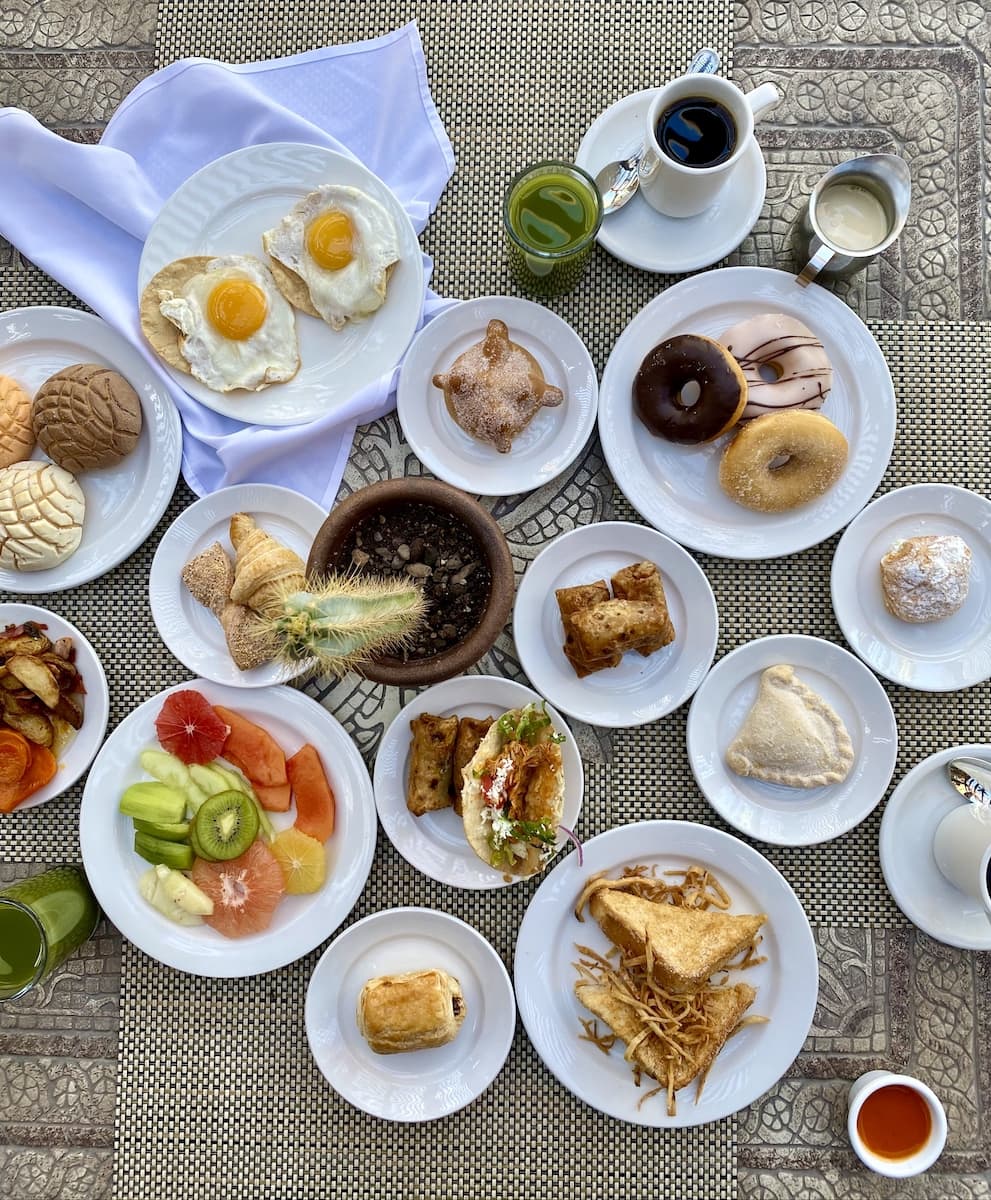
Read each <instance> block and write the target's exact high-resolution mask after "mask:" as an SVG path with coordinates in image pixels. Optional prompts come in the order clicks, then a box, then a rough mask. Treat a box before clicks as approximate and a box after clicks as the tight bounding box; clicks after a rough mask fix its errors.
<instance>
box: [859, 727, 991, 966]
mask: <svg viewBox="0 0 991 1200" xmlns="http://www.w3.org/2000/svg"><path fill="white" fill-rule="evenodd" d="M968 755H969V756H970V757H971V758H986V759H988V760H989V761H991V746H989V745H978V746H954V747H952V748H951V749H949V750H940V751H939V753H938V754H930V756H929V757H928V758H924V759H923V760H922V762H920V763H918V764H917V765H916V766H914V767H913V768H912V769H911V771H909V773H908V774H907V775H906V776H905V777H904V778H903V779H902V780H901V781H900V782H899V784H898V786H897V787H896V788H895V790H894V791H893V792H892V793H891V799H890V800H889V801H888V803H887V804H886V805H885V809H884V816H883V817H882V818H881V835H880V838H879V842H878V848H879V850H880V853H881V870H882V871H883V872H884V882H885V883H886V884H887V885H888V891H889V892H890V893H891V895H892V897H893V898H894V901H895V903H896V904H897V905H898V907H899V908H900V909H901V910H902V912H903V913H904V914H905V916H906V917H908V919H909V920H910V921H911V922H912V924H913V925H917V926H918V927H919V928H920V929H921V930H922V931H923V933H928V934H929V936H930V937H934V938H935V939H936V940H937V941H939V942H945V943H946V944H947V945H948V946H959V947H960V949H961V950H991V922H989V921H988V918H987V914H986V913H985V911H984V908H983V906H982V905H981V903H980V901H978V900H974V899H973V898H972V897H971V896H968V895H966V894H965V893H964V892H962V891H960V889H959V888H958V887H957V886H956V885H955V884H952V883H950V881H949V880H948V879H947V878H946V877H945V876H944V875H943V873H942V871H940V869H939V867H938V866H937V865H936V859H935V857H934V856H933V849H932V846H933V837H934V836H935V834H936V827H937V826H938V825H939V823H940V821H942V819H943V818H944V817H945V816H946V815H947V814H948V813H950V812H952V811H953V809H955V808H956V807H958V805H961V804H965V803H966V801H965V800H964V799H963V798H962V797H961V796H960V794H959V793H958V792H956V791H954V789H953V787H952V785H951V784H950V780H949V776H948V775H947V773H946V764H947V763H949V762H952V760H953V759H955V758H963V757H965V756H968Z"/></svg>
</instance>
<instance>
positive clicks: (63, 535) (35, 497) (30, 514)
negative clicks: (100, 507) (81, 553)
mask: <svg viewBox="0 0 991 1200" xmlns="http://www.w3.org/2000/svg"><path fill="white" fill-rule="evenodd" d="M85 512H86V498H85V497H84V495H83V491H82V488H81V487H80V486H79V484H78V482H77V481H76V477H75V476H74V475H72V474H71V473H70V472H69V471H65V470H63V469H62V468H61V467H56V466H55V465H54V464H52V463H42V462H18V463H13V464H11V466H9V467H4V468H3V469H2V470H0V567H6V568H8V569H9V570H14V571H45V570H47V569H48V568H49V567H54V566H57V565H58V563H61V562H64V561H65V560H66V559H67V558H68V557H69V555H70V554H73V553H74V552H75V551H76V550H77V549H78V548H79V542H80V540H81V539H82V536H83V517H84V515H85Z"/></svg>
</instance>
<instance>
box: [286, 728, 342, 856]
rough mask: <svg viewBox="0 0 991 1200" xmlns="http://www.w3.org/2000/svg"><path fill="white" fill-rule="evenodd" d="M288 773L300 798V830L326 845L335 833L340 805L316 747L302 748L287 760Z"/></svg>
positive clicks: (298, 817)
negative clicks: (335, 823)
mask: <svg viewBox="0 0 991 1200" xmlns="http://www.w3.org/2000/svg"><path fill="white" fill-rule="evenodd" d="M286 772H287V774H288V775H289V782H290V783H291V784H292V790H293V795H294V796H295V797H296V828H297V829H298V830H299V831H300V832H301V833H308V834H309V835H310V837H313V838H316V839H317V841H318V842H325V841H326V840H327V839H328V838H329V837H330V836H331V834H332V833H333V832H334V819H335V817H336V815H337V803H336V801H335V799H334V789H333V788H332V787H331V786H330V780H329V779H328V778H327V773H326V772H325V771H324V769H323V763H322V762H321V761H320V755H319V754H318V753H317V751H316V748H315V747H313V746H311V745H310V744H309V743H307V744H306V745H305V746H301V747H300V748H299V749H298V750H297V751H296V753H295V754H294V755H293V756H292V758H289V759H286Z"/></svg>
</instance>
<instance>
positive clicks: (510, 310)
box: [396, 296, 599, 496]
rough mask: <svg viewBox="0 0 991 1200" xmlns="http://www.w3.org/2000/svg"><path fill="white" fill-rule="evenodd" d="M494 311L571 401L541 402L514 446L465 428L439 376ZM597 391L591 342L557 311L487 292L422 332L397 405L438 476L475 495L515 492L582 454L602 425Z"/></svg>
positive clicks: (409, 435)
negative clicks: (503, 449) (502, 446)
mask: <svg viewBox="0 0 991 1200" xmlns="http://www.w3.org/2000/svg"><path fill="white" fill-rule="evenodd" d="M495 319H498V320H500V321H504V322H505V324H506V325H507V326H508V327H509V336H510V338H511V339H512V340H513V341H514V342H516V343H518V344H519V345H521V346H522V347H523V349H524V350H528V351H529V352H530V353H531V354H532V355H533V356H534V358H535V359H536V360H537V362H538V363H539V364H540V366H541V368H542V370H543V372H544V378H545V379H546V380H547V382H548V383H550V384H553V385H554V386H555V387H558V388H560V389H561V391H562V392H564V403H563V404H559V405H558V406H557V408H542V409H540V411H539V412H538V413H537V415H536V416H535V417H534V418H533V420H532V421H531V422H530V424H529V425H528V426H527V427H526V429H524V430H523V432H522V433H521V434H520V436H519V437H518V438H516V439H515V441H514V442H513V448H512V450H510V451H509V452H508V453H507V454H500V453H499V451H498V450H496V448H495V447H494V446H491V445H489V444H488V443H487V442H480V441H478V440H477V439H476V438H473V437H471V435H470V434H467V433H465V431H464V430H463V429H462V428H461V427H460V425H458V424H457V423H456V422H455V420H454V418H453V417H452V416H451V415H450V413H449V412H448V411H447V405H446V404H445V402H444V393H443V391H442V390H441V389H440V388H438V387H434V384H433V382H432V381H433V377H434V375H437V374H441V373H443V372H445V371H449V370H450V368H451V364H452V363H453V362H454V360H455V359H456V358H457V357H458V355H459V354H463V353H464V352H465V350H467V349H468V347H469V346H473V345H474V344H475V343H476V342H480V341H482V339H483V338H484V337H485V328H486V326H487V325H488V323H489V321H492V320H495ZM598 394H599V383H598V379H597V377H596V374H595V366H594V365H593V363H592V359H591V356H590V355H589V352H588V350H587V349H586V348H585V343H584V342H583V341H582V340H581V338H580V337H579V336H578V334H577V333H575V331H574V330H573V329H572V328H571V326H570V325H569V324H568V323H567V322H566V321H564V320H562V319H561V318H560V317H559V316H558V315H557V313H553V312H551V311H550V309H548V308H544V307H543V305H541V304H534V303H533V302H532V301H531V300H520V299H518V298H516V297H513V296H484V297H482V298H481V299H480V300H468V301H466V302H465V303H463V304H459V305H457V306H456V307H455V308H449V309H446V310H445V311H444V312H442V313H441V314H440V315H439V316H437V317H434V319H433V320H432V321H431V322H430V323H429V324H428V325H426V326H425V327H424V328H423V329H422V330H421V331H420V333H419V334H417V337H416V339H415V341H414V342H413V345H412V346H410V349H409V353H408V354H407V355H406V359H405V361H404V362H403V369H402V374H401V375H400V376H399V391H398V393H397V397H396V405H397V411H398V413H399V422H400V424H401V425H402V427H403V433H404V434H405V435H406V440H407V441H408V442H409V444H410V446H411V447H412V448H413V452H414V453H415V454H416V456H417V458H419V459H420V461H421V462H422V463H423V464H424V465H425V466H426V467H428V468H429V469H430V470H431V471H433V473H434V474H435V475H436V476H437V478H438V479H443V480H444V481H445V482H446V483H450V484H452V485H453V486H454V487H459V488H463V489H464V490H465V491H466V492H471V493H472V495H476V496H515V495H517V494H519V493H520V492H530V491H533V489H534V488H538V487H541V486H542V485H543V484H545V483H549V482H550V481H551V480H552V479H554V478H556V476H558V475H560V474H561V472H562V471H563V470H565V468H567V467H569V466H570V465H571V464H572V463H573V462H574V461H575V459H576V458H577V457H578V455H579V454H580V453H581V450H582V447H583V446H584V445H585V443H586V442H587V441H588V439H589V436H590V435H591V433H592V430H593V429H594V428H595V410H596V405H597V401H598Z"/></svg>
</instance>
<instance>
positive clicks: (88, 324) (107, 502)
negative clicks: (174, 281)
mask: <svg viewBox="0 0 991 1200" xmlns="http://www.w3.org/2000/svg"><path fill="white" fill-rule="evenodd" d="M76 363H101V364H103V365H105V366H108V367H112V368H113V369H114V370H115V371H118V372H119V373H120V374H121V375H123V376H124V378H125V379H126V380H127V381H128V383H129V384H130V385H131V387H133V388H134V390H135V391H136V392H137V393H138V398H139V399H140V401H141V416H142V421H143V425H142V430H141V437H140V438H139V439H138V444H137V445H136V446H135V447H134V449H133V450H132V451H131V453H130V454H129V455H128V456H127V457H126V458H124V459H122V460H121V461H120V462H119V463H117V464H116V466H113V467H104V468H103V469H102V470H99V471H83V472H81V473H80V475H79V477H78V479H79V486H80V487H81V488H82V489H83V494H84V495H85V497H86V515H85V517H84V519H83V536H82V541H81V542H80V544H79V548H78V549H77V550H76V552H75V553H74V554H72V555H71V556H70V557H69V558H67V559H65V561H64V562H61V563H59V565H58V566H56V567H50V568H49V569H48V570H47V571H12V570H10V569H8V568H5V567H0V591H4V590H5V591H8V592H19V593H25V592H27V593H30V594H37V593H40V592H62V591H65V590H66V589H67V588H73V587H78V586H79V585H80V584H81V583H87V582H88V581H89V580H90V579H96V578H97V577H98V576H100V575H103V574H104V573H105V572H107V571H109V570H110V569H111V567H116V566H117V564H118V563H120V562H123V561H124V559H125V558H127V556H128V555H129V554H130V553H131V552H132V551H133V550H136V549H137V548H138V546H140V545H141V543H142V542H143V541H144V540H145V538H147V536H148V535H149V534H150V533H151V531H152V530H153V529H154V528H155V526H156V525H157V524H158V519H159V517H160V516H161V515H162V513H163V512H165V509H166V506H167V505H168V502H169V500H170V499H171V498H172V492H173V490H174V489H175V482H176V480H177V479H178V477H179V464H180V460H181V456H182V428H181V426H180V424H179V414H178V412H177V411H176V407H175V405H174V404H173V403H172V399H171V397H170V396H169V395H168V393H167V392H166V391H164V389H163V388H162V386H161V384H160V383H159V382H158V380H157V379H156V377H155V375H154V373H153V372H152V369H151V367H149V366H148V364H147V363H146V362H145V360H144V359H143V358H142V357H141V355H140V354H139V353H138V351H137V350H135V348H134V347H133V346H132V345H131V344H130V343H129V342H127V341H126V340H125V339H124V338H123V337H122V336H121V335H120V334H119V333H117V331H116V330H115V329H111V328H110V326H109V325H107V324H106V322H104V321H101V320H100V318H99V317H95V316H93V315H92V313H85V312H80V311H78V310H76V309H74V308H19V309H14V310H12V311H11V312H5V313H3V314H2V315H0V375H10V376H11V377H12V378H14V379H16V380H17V382H18V383H19V384H20V385H21V386H22V387H23V388H24V389H25V390H26V391H27V392H28V394H29V395H34V393H35V392H36V391H37V390H38V388H39V387H40V386H41V385H42V384H43V383H44V382H45V380H46V379H48V377H49V376H50V375H54V374H55V372H56V371H61V370H62V369H63V368H64V367H71V366H73V365H75V364H76ZM33 457H34V458H36V459H38V460H39V461H42V462H46V461H47V459H46V458H45V455H44V454H42V452H41V451H40V450H38V449H36V450H35V452H34V455H33Z"/></svg>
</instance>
